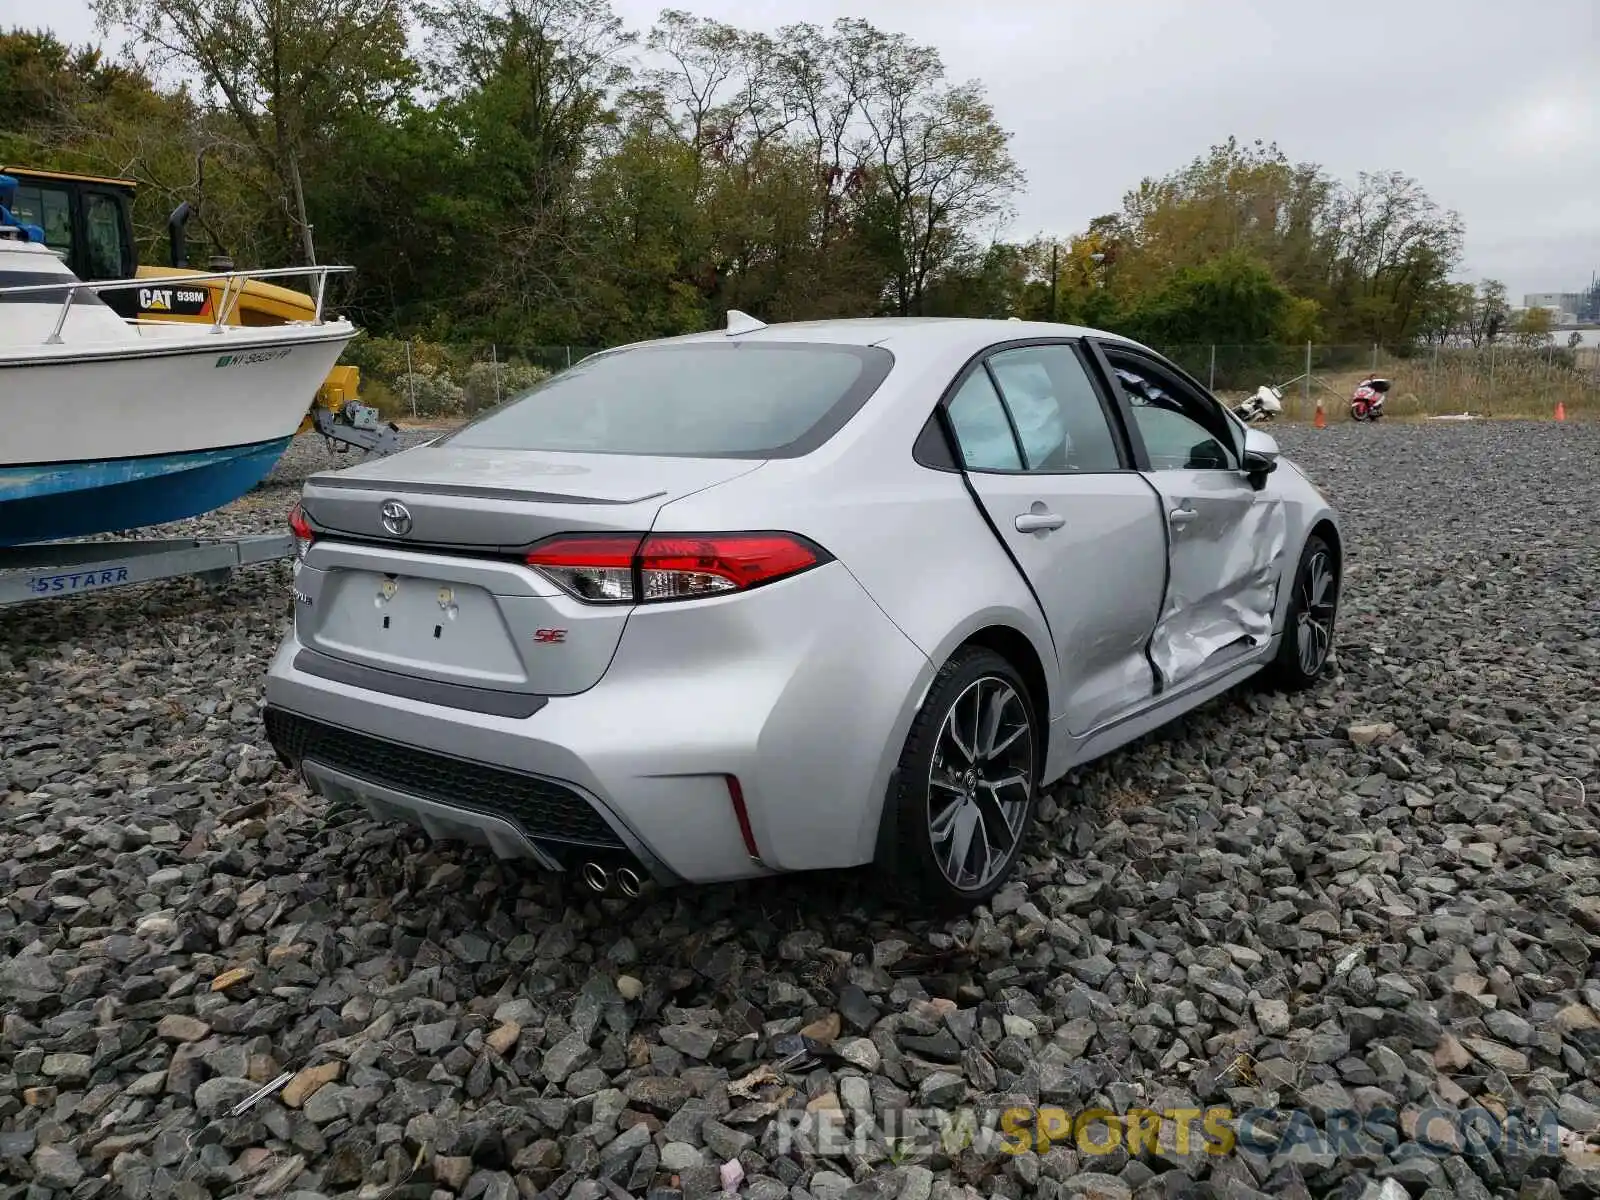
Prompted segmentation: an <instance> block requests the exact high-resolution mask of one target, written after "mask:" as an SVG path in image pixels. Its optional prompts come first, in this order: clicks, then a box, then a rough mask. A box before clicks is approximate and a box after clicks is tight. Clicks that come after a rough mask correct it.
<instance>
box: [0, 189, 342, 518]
mask: <svg viewBox="0 0 1600 1200" xmlns="http://www.w3.org/2000/svg"><path fill="white" fill-rule="evenodd" d="M9 215H10V214H9V213H8V212H7V211H6V209H5V208H4V206H3V197H0V547H7V546H22V545H30V544H33V543H37V542H48V541H59V540H62V539H66V538H82V537H90V536H94V535H99V534H106V533H114V532H118V531H123V530H133V529H142V528H144V527H146V526H150V525H160V524H164V523H166V522H169V521H180V520H184V519H186V518H189V517H196V516H200V515H202V514H204V513H208V512H212V511H214V510H215V509H218V508H221V507H222V506H223V505H225V504H228V503H231V502H232V501H234V500H236V499H238V498H239V497H240V496H242V495H244V494H245V493H246V492H248V491H249V490H250V489H251V488H253V487H255V485H256V484H258V483H259V482H261V480H262V479H264V478H265V477H266V476H267V475H268V473H269V472H271V470H272V468H273V466H274V465H275V464H276V463H277V461H278V459H279V458H280V457H281V456H282V455H283V452H284V451H285V450H286V449H288V446H289V443H290V441H291V440H292V439H293V437H294V435H295V433H296V431H297V430H299V428H300V427H301V423H302V422H303V421H304V419H305V416H306V413H307V411H308V410H309V409H310V408H311V406H312V402H313V399H314V398H315V396H316V393H317V389H318V388H319V387H320V386H321V385H322V382H323V380H324V379H326V378H327V376H328V372H329V371H330V369H331V368H332V367H333V366H334V364H335V362H336V361H337V360H338V358H339V355H340V353H341V352H342V351H343V350H344V347H345V346H346V345H347V344H348V343H349V342H350V340H351V339H352V338H353V337H355V335H356V329H355V327H354V326H353V325H352V324H350V323H349V322H348V321H345V320H342V319H332V318H324V316H323V312H322V302H321V297H322V294H323V291H324V288H325V285H326V281H327V276H328V275H329V274H332V273H336V272H342V271H346V270H348V269H349V268H344V267H314V268H279V269H271V270H262V271H228V272H219V273H217V274H215V275H196V276H190V277H185V278H183V279H182V280H176V279H175V280H172V281H170V286H171V287H172V289H173V290H180V291H181V290H183V288H184V287H185V286H190V285H193V284H195V283H202V282H206V281H209V280H212V279H224V280H226V281H228V282H227V283H226V284H225V285H224V288H223V297H224V299H223V303H222V304H221V305H220V306H219V309H218V312H217V317H216V321H215V322H214V323H212V324H209V325H208V324H192V323H178V322H163V321H159V320H137V319H135V320H128V319H124V318H123V317H121V316H119V315H118V314H117V313H116V312H114V311H113V310H112V308H111V307H110V306H109V305H107V304H106V303H105V301H104V300H103V299H102V298H101V293H102V292H109V291H115V290H117V289H122V290H126V289H127V288H129V287H130V284H129V283H128V281H126V280H121V281H112V282H106V283H85V282H83V281H81V280H80V279H79V278H78V277H77V276H76V275H74V274H73V273H72V271H71V270H70V269H69V268H68V267H67V265H66V263H65V262H63V261H62V259H61V257H60V256H59V255H57V254H56V253H55V252H54V251H53V250H52V249H50V248H49V247H48V246H47V245H46V244H44V240H43V236H42V233H41V232H40V231H39V230H38V229H37V228H35V227H25V226H22V225H21V224H20V223H19V222H17V221H15V220H14V219H13V220H11V221H9V222H7V221H6V220H5V218H7V217H9ZM296 275H298V276H307V275H309V276H313V277H315V281H316V291H317V306H316V316H315V319H313V320H309V321H299V322H291V323H286V324H281V325H267V326H243V325H230V324H227V323H226V320H227V317H228V313H229V307H230V302H232V301H234V300H236V299H237V295H238V289H240V288H242V287H243V286H244V283H245V281H247V280H250V279H262V278H276V277H280V276H296ZM157 285H159V286H162V287H167V286H169V284H168V283H166V282H162V281H156V283H155V284H152V282H151V281H149V280H140V281H138V283H137V284H135V285H132V286H144V287H146V288H148V287H152V286H157Z"/></svg>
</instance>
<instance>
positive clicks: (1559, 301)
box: [1522, 280, 1600, 325]
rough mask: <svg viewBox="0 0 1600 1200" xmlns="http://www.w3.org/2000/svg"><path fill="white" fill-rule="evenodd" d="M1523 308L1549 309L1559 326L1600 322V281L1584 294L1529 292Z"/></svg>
mask: <svg viewBox="0 0 1600 1200" xmlns="http://www.w3.org/2000/svg"><path fill="white" fill-rule="evenodd" d="M1522 307H1523V308H1524V309H1529V308H1545V309H1549V310H1550V313H1551V315H1552V316H1553V317H1554V318H1555V322H1556V324H1557V325H1575V324H1580V323H1584V322H1589V321H1600V280H1597V281H1596V282H1594V283H1591V284H1590V285H1589V289H1588V291H1583V292H1529V293H1527V294H1526V295H1524V296H1523V297H1522Z"/></svg>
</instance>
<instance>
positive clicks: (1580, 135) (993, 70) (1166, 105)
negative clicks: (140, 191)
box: [0, 0, 1600, 302]
mask: <svg viewBox="0 0 1600 1200" xmlns="http://www.w3.org/2000/svg"><path fill="white" fill-rule="evenodd" d="M613 6H614V7H615V9H616V11H617V12H618V13H619V14H620V15H621V16H622V17H623V18H624V20H626V21H627V22H628V23H629V24H630V25H631V26H633V27H635V28H640V29H643V28H645V27H647V26H648V25H649V24H650V22H651V20H652V19H653V17H654V16H655V14H656V12H658V11H659V9H660V7H662V6H661V4H659V3H651V2H648V0H613ZM676 6H677V7H683V8H687V9H689V10H691V11H693V12H695V13H698V14H701V15H704V16H709V17H715V18H718V19H720V20H725V21H728V22H731V23H734V24H738V25H741V26H743V27H745V28H764V29H773V28H776V27H777V26H779V25H781V24H786V23H788V22H791V21H802V20H804V21H814V22H817V23H826V22H829V21H832V20H833V19H834V18H835V17H838V16H843V15H847V14H856V13H859V14H861V15H864V16H866V17H867V19H869V20H871V21H872V22H873V23H874V24H876V25H878V26H879V27H881V28H884V29H887V30H892V31H898V32H903V33H906V34H908V35H910V36H911V37H913V38H915V39H917V40H918V41H920V42H924V43H927V44H930V45H933V46H936V47H937V48H938V49H939V51H940V53H941V54H942V55H943V57H944V61H945V63H946V66H947V67H948V69H949V73H950V75H951V77H952V78H953V79H955V80H964V79H970V78H977V79H981V80H982V81H983V82H984V84H985V85H986V86H987V88H988V92H989V95H990V97H991V99H992V100H993V102H994V106H995V109H996V112H997V113H998V115H999V118H1000V121H1001V123H1002V124H1003V125H1004V126H1005V127H1006V128H1007V129H1009V130H1011V131H1012V133H1013V134H1014V143H1013V148H1014V152H1015V154H1016V156H1017V159H1018V161H1019V162H1020V163H1021V164H1022V166H1023V168H1024V170H1025V171H1026V172H1027V175H1028V187H1027V190H1026V192H1025V194H1023V195H1022V196H1020V197H1019V198H1018V200H1017V204H1016V208H1017V218H1016V220H1015V222H1014V223H1013V225H1012V227H1011V229H1010V230H1008V231H1007V232H1008V233H1009V234H1010V235H1011V236H1027V235H1028V234H1031V233H1034V232H1039V231H1047V232H1054V233H1060V234H1068V233H1072V232H1074V231H1076V230H1079V229H1081V228H1082V227H1083V226H1084V224H1085V223H1086V222H1087V221H1088V220H1089V218H1090V217H1093V216H1095V215H1097V214H1099V213H1103V212H1109V211H1112V210H1113V209H1115V208H1116V207H1117V205H1118V203H1119V201H1120V199H1121V196H1122V193H1123V192H1124V191H1125V190H1127V189H1128V188H1130V187H1132V186H1133V185H1134V184H1136V183H1137V182H1138V181H1139V179H1140V178H1141V177H1142V176H1145V175H1160V174H1165V173H1166V172H1168V171H1170V170H1173V169H1175V168H1177V167H1179V166H1182V165H1183V164H1184V163H1186V162H1187V161H1189V160H1190V159H1191V158H1193V157H1194V156H1195V155H1197V154H1199V153H1202V152H1203V151H1204V150H1205V149H1206V148H1207V147H1208V146H1210V145H1211V144H1213V143H1215V142H1220V141H1223V140H1225V139H1226V138H1227V137H1228V135H1230V134H1233V135H1236V136H1238V137H1239V138H1240V139H1241V140H1251V139H1254V138H1261V139H1263V140H1266V141H1276V142H1277V143H1278V144H1279V146H1280V147H1281V148H1282V149H1283V150H1284V152H1285V153H1286V154H1288V155H1289V157H1290V158H1291V159H1294V160H1296V161H1301V160H1311V161H1314V162H1320V163H1322V164H1323V165H1324V166H1326V167H1327V168H1328V169H1329V170H1330V171H1332V172H1333V173H1334V174H1335V175H1337V176H1339V177H1341V178H1353V177H1354V176H1355V174H1356V172H1358V171H1361V170H1369V171H1370V170H1400V171H1404V172H1406V173H1407V174H1409V175H1413V176H1415V177H1416V178H1417V179H1419V180H1421V182H1422V184H1423V186H1424V187H1426V188H1427V190H1428V191H1429V193H1430V194H1431V195H1432V196H1433V197H1434V199H1435V200H1437V201H1438V202H1439V203H1440V204H1442V205H1444V206H1446V207H1449V208H1454V209H1456V210H1457V211H1459V212H1460V213H1461V214H1462V216H1463V218H1464V219H1465V221H1466V228H1467V261H1466V263H1465V265H1464V273H1465V274H1466V275H1467V276H1468V277H1470V278H1474V279H1476V278H1481V277H1485V276H1488V277H1494V278H1498V279H1502V280H1504V281H1505V283H1506V284H1507V285H1508V287H1509V289H1510V292H1511V295H1512V297H1513V300H1514V301H1515V302H1520V300H1521V297H1522V294H1523V293H1524V292H1528V291H1557V290H1562V291H1564V290H1577V289H1578V288H1580V287H1584V286H1587V284H1588V282H1589V278H1590V273H1591V272H1592V271H1594V270H1597V269H1600V2H1597V0H1523V2H1522V3H1520V4H1519V3H1506V2H1505V0H1498V2H1496V0H1381V2H1380V0H1332V2H1329V0H1291V2H1287V3H1286V2H1285V0H1120V2H1115V0H1109V2H1108V0H1053V2H1052V0H1010V2H1009V3H1007V4H1005V5H1003V6H1002V5H1000V4H997V3H995V2H994V0H988V3H985V2H984V0H871V2H870V3H860V4H855V5H852V4H849V3H845V2H844V0H837V2H835V0H676ZM41 19H44V20H47V21H48V22H49V24H50V26H51V27H52V28H53V29H55V31H56V32H57V34H58V35H59V36H61V37H63V38H66V39H68V40H71V41H75V42H82V41H86V40H90V39H92V38H95V37H96V34H95V31H94V28H93V24H92V22H91V19H90V17H89V14H88V6H87V2H86V0H54V2H53V3H50V4H41V3H39V2H38V0H0V27H10V26H12V25H17V24H23V25H29V26H36V25H37V24H38V23H39V21H40V20H41Z"/></svg>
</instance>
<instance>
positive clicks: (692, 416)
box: [446, 341, 894, 458]
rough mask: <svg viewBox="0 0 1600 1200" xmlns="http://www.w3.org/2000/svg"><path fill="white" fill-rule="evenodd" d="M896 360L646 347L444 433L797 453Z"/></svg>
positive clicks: (870, 355)
mask: <svg viewBox="0 0 1600 1200" xmlns="http://www.w3.org/2000/svg"><path fill="white" fill-rule="evenodd" d="M893 365H894V356H893V355H891V354H890V353H889V352H888V351H887V350H883V349H881V348H878V347H875V346H839V345H821V344H816V343H810V342H734V341H728V342H691V343H686V344H679V345H668V346H641V347H638V348H635V349H631V350H619V351H616V352H615V353H611V354H599V355H596V356H595V357H593V358H590V359H585V360H584V361H583V362H581V363H579V364H578V365H576V366H574V367H572V368H570V369H568V370H566V371H563V372H562V373H561V374H559V375H556V376H554V377H552V378H551V379H548V380H546V381H545V382H543V383H541V384H539V385H538V386H537V387H535V388H533V389H532V390H531V391H528V392H524V393H523V394H522V395H520V396H516V397H514V398H513V399H511V400H510V401H508V402H507V403H506V404H504V405H502V406H501V407H499V408H497V409H495V410H494V411H493V412H491V413H488V414H487V415H485V416H483V417H481V418H479V419H478V420H476V421H473V422H471V423H470V424H468V425H465V426H463V427H462V428H461V429H460V430H459V431H457V432H456V433H455V434H453V435H451V436H450V437H449V438H448V439H446V440H448V441H449V442H450V443H451V444H453V445H456V446H463V447H476V448H481V449H486V450H565V451H574V452H579V453H589V454H653V455H666V456H672V457H677V456H683V457H693V458H793V457H795V456H797V455H801V454H808V453H810V452H811V451H812V450H815V449H816V448H817V447H818V446H820V445H822V444H823V443H824V442H825V441H827V440H828V439H829V438H830V437H832V436H833V435H834V434H835V433H837V432H838V431H839V429H841V428H842V427H843V426H844V423H845V422H846V421H848V420H849V419H850V418H851V417H852V416H854V415H855V413H856V412H857V411H858V410H859V409H860V408H861V406H862V405H863V404H864V403H866V401H867V398H868V397H869V396H871V395H872V393H873V392H874V391H875V390H877V387H878V385H879V384H880V383H882V382H883V380H884V377H885V376H886V375H888V373H889V369H890V368H891V367H892V366H893Z"/></svg>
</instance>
